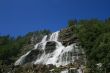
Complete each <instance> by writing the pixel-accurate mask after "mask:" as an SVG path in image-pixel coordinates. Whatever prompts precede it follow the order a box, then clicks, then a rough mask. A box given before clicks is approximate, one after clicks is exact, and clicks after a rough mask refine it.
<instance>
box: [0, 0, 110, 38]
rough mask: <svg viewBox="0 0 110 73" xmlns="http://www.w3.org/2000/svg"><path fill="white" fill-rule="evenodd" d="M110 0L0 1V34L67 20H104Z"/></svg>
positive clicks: (60, 25) (57, 26)
mask: <svg viewBox="0 0 110 73" xmlns="http://www.w3.org/2000/svg"><path fill="white" fill-rule="evenodd" d="M109 16H110V0H0V34H11V35H12V36H16V35H23V34H25V33H27V32H29V31H35V30H41V29H50V30H51V31H57V30H59V29H61V28H64V27H66V25H67V21H68V20H69V19H74V18H76V19H88V18H99V19H105V18H108V17H109Z"/></svg>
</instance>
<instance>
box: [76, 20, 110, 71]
mask: <svg viewBox="0 0 110 73" xmlns="http://www.w3.org/2000/svg"><path fill="white" fill-rule="evenodd" d="M76 29H77V32H76V34H77V36H78V38H79V41H80V44H81V45H82V47H83V48H84V50H85V53H86V55H87V59H88V66H89V67H90V68H92V69H93V70H92V71H93V72H92V71H91V72H92V73H96V71H98V73H103V72H105V70H106V72H110V71H109V70H110V65H109V64H110V63H109V62H110V19H107V20H105V21H102V20H97V19H91V20H80V21H79V22H78V25H77V27H76ZM97 63H102V64H103V65H102V66H103V67H102V71H100V70H98V69H97V66H96V64H97Z"/></svg>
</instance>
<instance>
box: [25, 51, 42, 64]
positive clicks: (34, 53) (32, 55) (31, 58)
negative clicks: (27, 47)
mask: <svg viewBox="0 0 110 73" xmlns="http://www.w3.org/2000/svg"><path fill="white" fill-rule="evenodd" d="M42 53H43V50H42V49H34V50H31V52H30V53H29V54H28V55H27V56H26V58H25V63H28V62H32V61H35V60H36V59H37V58H38V57H39V56H41V55H42Z"/></svg>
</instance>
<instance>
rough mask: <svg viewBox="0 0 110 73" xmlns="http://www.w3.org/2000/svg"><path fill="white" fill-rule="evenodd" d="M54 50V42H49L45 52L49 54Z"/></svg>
mask: <svg viewBox="0 0 110 73" xmlns="http://www.w3.org/2000/svg"><path fill="white" fill-rule="evenodd" d="M55 49H56V42H55V41H49V42H47V44H46V48H45V52H46V53H51V52H53V51H54V50H55Z"/></svg>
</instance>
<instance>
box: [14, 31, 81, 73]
mask: <svg viewBox="0 0 110 73" xmlns="http://www.w3.org/2000/svg"><path fill="white" fill-rule="evenodd" d="M58 36H59V31H57V32H54V33H52V34H51V35H50V37H49V39H47V35H46V36H44V37H43V39H42V40H41V42H40V43H37V44H36V45H35V46H34V49H33V50H42V53H41V55H39V56H38V57H37V58H36V60H34V61H32V63H34V64H46V65H48V64H53V65H56V66H57V67H59V66H60V65H62V66H65V65H67V64H69V63H73V62H74V60H75V58H78V56H77V55H75V53H74V52H76V50H77V49H75V48H76V47H77V46H76V43H73V44H71V45H68V46H66V47H65V46H63V45H62V43H61V42H59V41H58ZM48 42H50V43H51V42H52V43H55V49H53V48H50V49H49V50H47V51H50V52H48V53H47V52H46V47H47V43H48ZM39 46H40V48H39ZM30 52H31V51H29V52H28V53H26V54H25V55H23V56H21V57H20V58H19V59H18V60H17V61H16V62H15V65H21V64H23V62H24V61H26V60H25V58H26V56H27V55H29V54H30ZM61 73H68V70H65V71H62V72H61ZM79 73H81V72H80V70H79Z"/></svg>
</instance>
